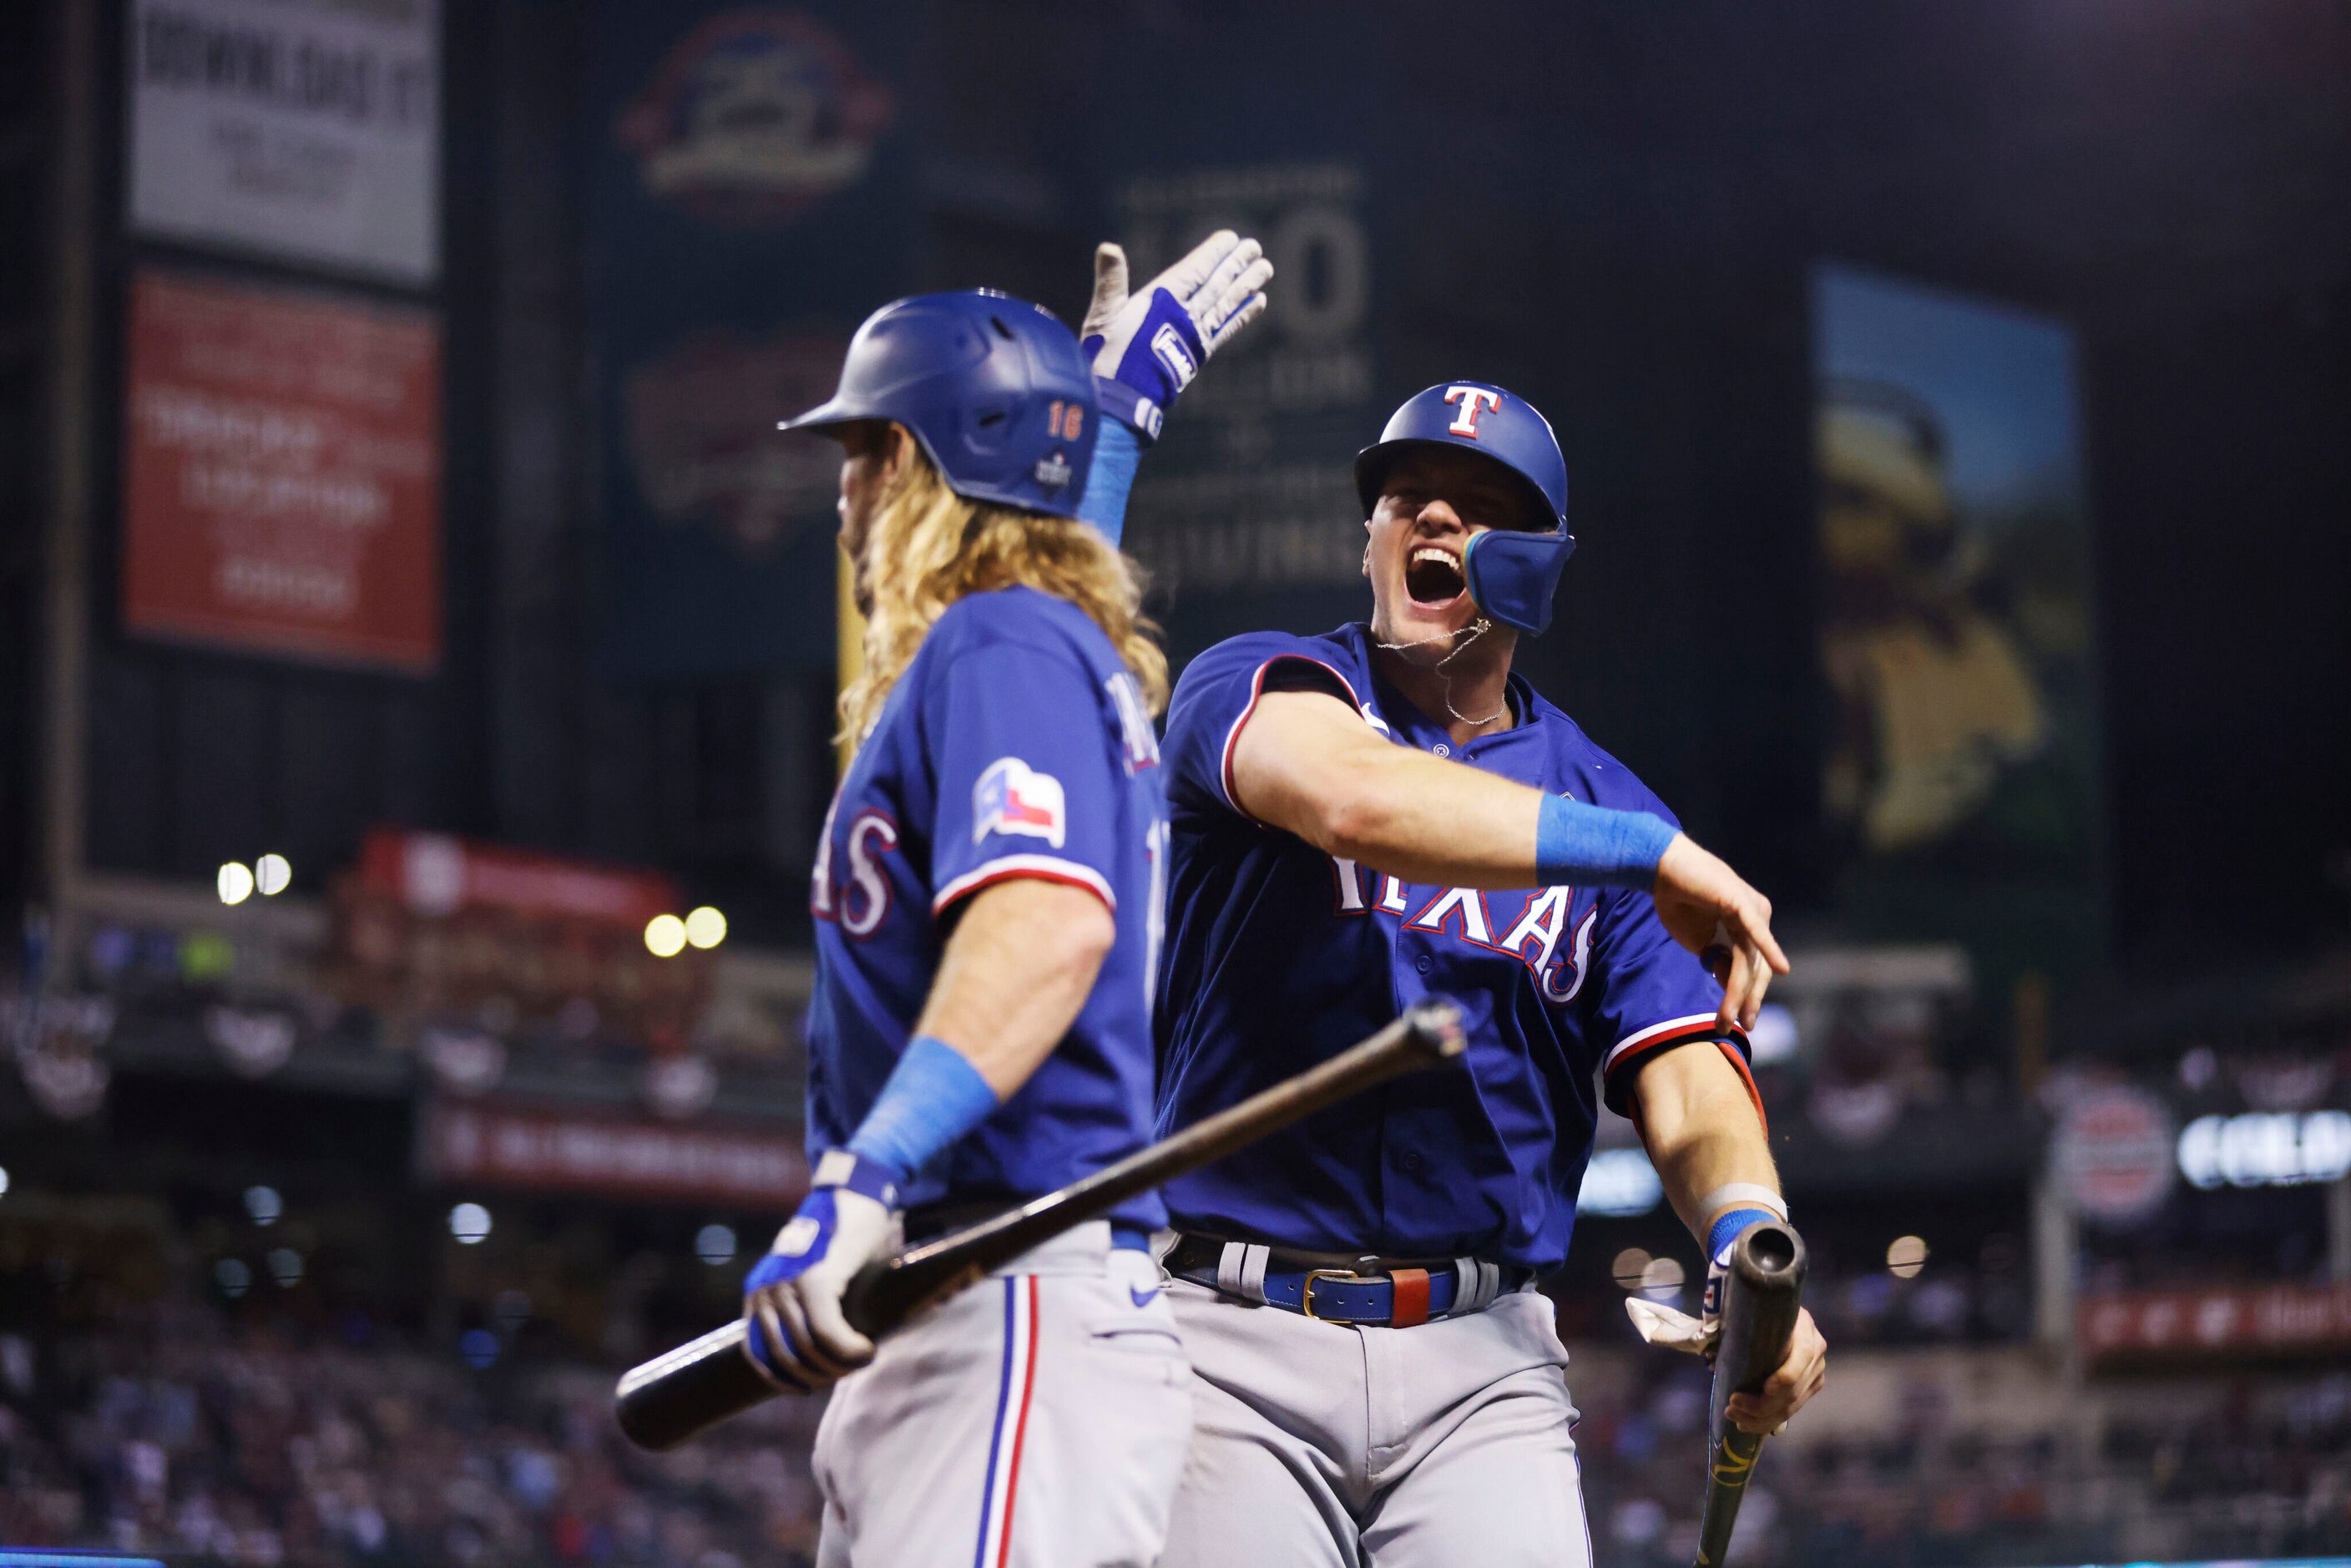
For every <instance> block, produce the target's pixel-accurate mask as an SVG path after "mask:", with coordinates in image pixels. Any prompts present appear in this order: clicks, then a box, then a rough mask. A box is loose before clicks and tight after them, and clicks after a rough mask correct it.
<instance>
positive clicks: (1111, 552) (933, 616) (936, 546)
mask: <svg viewBox="0 0 2351 1568" xmlns="http://www.w3.org/2000/svg"><path fill="white" fill-rule="evenodd" d="M910 456H911V459H912V460H911V461H910V462H908V464H907V465H906V468H905V471H904V474H903V475H901V476H900V477H899V479H898V481H897V483H896V484H895V485H894V486H893V487H892V488H891V490H890V492H889V493H888V494H887V495H885V496H883V497H882V500H881V503H880V505H879V507H877V508H876V510H875V515H874V518H873V527H872V529H871V531H870V532H869V533H868V534H867V535H866V539H865V563H866V564H865V584H866V587H867V590H868V591H869V592H870V593H871V594H872V601H873V602H872V608H871V609H870V610H869V611H868V612H866V617H865V667H864V668H863V669H862V670H861V671H859V672H858V674H857V678H856V679H855V680H853V681H852V682H850V684H849V685H848V686H847V687H845V688H844V689H843V690H842V692H841V737H840V738H841V740H843V741H845V742H847V743H848V744H849V745H850V746H851V747H855V746H857V745H858V744H859V743H861V742H862V740H863V739H864V738H865V736H866V734H867V732H868V731H870V730H871V729H872V727H873V723H874V721H875V720H876V719H877V718H879V717H880V716H881V714H882V705H883V702H884V701H885V700H887V699H888V697H889V695H890V690H891V688H892V687H893V686H895V685H897V684H898V677H899V676H901V675H903V674H905V673H906V666H907V665H908V664H912V663H914V654H915V652H916V651H917V650H918V649H920V648H921V647H922V645H923V639H924V638H925V636H927V635H928V634H929V632H930V630H931V626H932V623H933V622H935V621H937V620H938V618H939V617H940V616H942V615H944V614H946V612H947V607H948V606H949V605H951V604H953V603H954V602H955V601H956V600H958V599H962V598H964V597H966V596H967V595H969V594H974V593H986V592H987V591H990V590H993V589H998V588H1010V587H1012V586H1014V585H1015V584H1025V585H1026V586H1028V587H1030V588H1033V589H1036V590H1037V591H1039V592H1040V593H1050V594H1051V595H1052V596H1053V597H1054V598H1056V599H1066V600H1068V601H1070V602H1071V603H1072V604H1074V605H1076V606H1077V607H1078V608H1079V609H1081V610H1082V611H1084V612H1086V615H1087V618H1088V619H1090V620H1092V622H1093V623H1094V624H1095V625H1097V626H1099V627H1101V628H1102V635H1103V636H1105V637H1108V638H1109V639H1110V642H1111V646H1112V647H1113V648H1115V649H1117V650H1118V656H1119V658H1120V660H1121V661H1122V662H1123V664H1125V665H1126V667H1127V669H1128V670H1129V671H1130V672H1132V673H1133V674H1134V679H1135V684H1136V685H1140V686H1141V687H1142V688H1143V698H1144V703H1145V704H1146V705H1147V706H1148V707H1149V708H1150V710H1151V712H1152V713H1154V714H1157V713H1158V712H1159V711H1160V710H1161V709H1162V708H1164V707H1165V706H1167V655H1166V654H1165V653H1161V652H1160V650H1159V644H1158V643H1155V642H1154V641H1153V640H1152V638H1153V636H1154V634H1155V633H1156V632H1157V631H1158V630H1159V628H1158V627H1156V626H1155V625H1154V624H1152V622H1150V621H1149V620H1147V619H1146V618H1145V617H1144V614H1143V570H1142V568H1140V567H1138V566H1137V565H1135V563H1134V561H1132V560H1130V559H1127V558H1126V557H1125V556H1123V555H1122V554H1120V553H1119V551H1118V550H1117V549H1116V548H1115V547H1113V545H1112V544H1111V543H1110V541H1109V540H1107V539H1105V538H1102V535H1101V534H1099V533H1097V532H1095V531H1094V529H1093V528H1092V525H1090V524H1087V523H1081V522H1079V521H1077V520H1076V519H1075V518H1072V517H1047V516H1045V515H1044V514H1043V513H1040V512H1024V511H1019V510H1016V509H1015V508H1013V507H998V506H994V505H991V504H989V503H987V502H981V501H969V500H966V499H965V498H964V497H961V496H958V495H956V493H955V492H954V491H953V490H950V489H948V488H947V486H946V480H945V479H944V478H942V477H941V476H940V474H939V471H938V469H937V468H936V467H935V466H934V465H932V463H931V461H930V458H929V456H928V455H925V453H924V452H923V451H922V450H921V449H920V448H919V447H917V448H915V449H914V451H913V452H912V453H911V454H910Z"/></svg>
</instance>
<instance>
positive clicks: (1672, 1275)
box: [1641, 1258, 1688, 1301]
mask: <svg viewBox="0 0 2351 1568" xmlns="http://www.w3.org/2000/svg"><path fill="white" fill-rule="evenodd" d="M1687 1277H1688V1276H1687V1275H1686V1274H1684V1273H1683V1272H1682V1265H1681V1260H1679V1259H1677V1258H1652V1259H1650V1260H1649V1266H1648V1267H1647V1268H1646V1269H1644V1270H1641V1294H1643V1295H1645V1296H1646V1297H1648V1298H1649V1300H1651V1301H1674V1300H1676V1299H1677V1298H1678V1297H1679V1296H1680V1295H1681V1293H1682V1281H1684V1280H1685V1279H1687Z"/></svg>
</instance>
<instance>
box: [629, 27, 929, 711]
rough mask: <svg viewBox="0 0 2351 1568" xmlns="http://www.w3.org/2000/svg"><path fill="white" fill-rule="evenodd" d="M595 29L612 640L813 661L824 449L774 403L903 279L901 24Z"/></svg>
mask: <svg viewBox="0 0 2351 1568" xmlns="http://www.w3.org/2000/svg"><path fill="white" fill-rule="evenodd" d="M597 39H598V46H599V49H600V57H599V59H598V62H597V68H596V87H595V97H594V99H593V104H594V107H593V109H592V110H591V112H592V113H594V114H595V115H596V116H597V117H598V123H599V126H600V131H601V134H600V135H599V137H598V139H597V140H598V147H597V152H596V162H595V166H594V171H593V180H592V183H591V185H590V227H591V229H592V231H593V235H594V239H595V245H594V247H593V251H592V269H591V277H592V288H593V294H594V299H593V308H592V311H591V314H592V316H593V318H594V319H595V321H596V326H597V332H598V335H599V342H598V347H599V353H598V362H599V365H600V367H601V372H600V373H601V386H600V388H599V398H600V401H601V424H602V432H603V435H602V441H603V450H604V453H605V455H606V460H605V463H604V465H603V474H604V479H603V484H604V492H603V497H604V501H603V509H604V515H605V520H606V525H607V527H608V528H610V529H611V558H612V571H611V581H612V583H613V585H614V587H613V594H612V599H611V606H610V613H609V617H608V620H607V627H608V636H607V642H606V649H607V653H608V656H609V657H610V658H611V662H612V663H613V664H615V665H617V666H619V667H620V668H621V669H622V670H623V671H624V672H625V673H627V674H635V675H643V676H653V677H670V676H680V675H697V674H716V673H723V672H731V671H750V670H774V669H789V668H795V667H798V668H822V667H829V666H830V665H831V663H832V659H833V646H834V614H833V574H834V567H833V557H834V553H835V551H834V546H833V532H834V529H835V528H836V527H837V526H838V519H837V518H836V517H835V515H834V512H833V501H834V497H835V496H836V494H837V486H838V480H839V475H840V469H841V459H840V454H839V452H838V451H837V450H836V449H835V448H833V447H832V446H831V444H828V443H825V442H823V441H820V440H813V439H807V438H801V439H787V438H783V437H779V436H778V434H777V433H776V422H777V421H778V420H779V419H782V418H786V417H788V416H789V415H791V414H795V413H799V412H801V411H802V410H803V409H807V408H810V407H812V406H814V405H815V404H817V403H820V402H823V401H824V400H825V399H826V398H828V397H830V396H831V395H832V389H833V385H834V382H835V381H836V379H837V378H838V376H839V374H840V371H841V355H842V352H843V351H844V350H846V349H847V347H848V344H849V335H850V333H851V331H852V329H854V328H855V327H856V325H857V323H858V322H859V321H861V320H862V319H864V318H865V316H866V315H867V314H868V313H870V312H871V311H872V309H873V308H875V307H877V306H880V305H882V304H883V303H885V302H887V301H888V300H889V299H890V298H891V297H892V296H893V295H895V294H900V293H904V291H905V289H904V283H905V280H906V273H907V258H908V256H910V255H911V253H912V249H913V236H914V217H915V214H916V211H917V205H918V197H917V191H916V183H915V181H914V177H913V175H912V172H911V166H912V163H911V153H910V152H907V151H906V149H905V148H904V145H903V139H900V138H895V137H893V135H892V132H893V130H894V129H895V127H896V125H897V121H898V119H899V104H898V97H897V93H896V91H895V90H894V89H893V87H892V86H891V85H890V79H889V78H891V76H892V75H893V62H894V61H895V60H896V59H897V57H898V56H899V54H900V53H901V52H902V51H903V49H904V42H905V39H904V29H902V28H896V27H893V26H890V25H889V23H888V20H887V18H885V17H883V16H878V15H877V14H876V13H875V12H874V11H873V10H872V9H871V8H862V7H856V6H852V5H846V4H835V5H811V6H758V5H754V6H727V5H715V4H690V5H665V6H651V5H622V4H618V3H615V0H608V3H607V4H606V5H604V6H603V7H602V10H601V16H600V19H599V23H598V26H597Z"/></svg>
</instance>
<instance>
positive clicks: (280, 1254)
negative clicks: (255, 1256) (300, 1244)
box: [267, 1247, 302, 1291]
mask: <svg viewBox="0 0 2351 1568" xmlns="http://www.w3.org/2000/svg"><path fill="white" fill-rule="evenodd" d="M267 1262H268V1264H269V1277H270V1278H271V1279H273V1280H275V1281H277V1285H278V1288H279V1289H280V1290H286V1291H290V1290H292V1289H293V1288H294V1287H295V1286H297V1285H298V1284H300V1283H301V1282H302V1254H300V1253H299V1252H297V1251H295V1250H294V1249H292V1248H291V1247H273V1248H271V1249H270V1250H269V1257H268V1259H267Z"/></svg>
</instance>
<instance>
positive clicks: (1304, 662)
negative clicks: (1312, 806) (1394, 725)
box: [1162, 632, 1364, 821]
mask: <svg viewBox="0 0 2351 1568" xmlns="http://www.w3.org/2000/svg"><path fill="white" fill-rule="evenodd" d="M1270 691H1321V692H1328V693H1330V694H1331V695H1332V696H1334V697H1337V698H1338V699H1339V700H1340V701H1342V702H1343V703H1345V704H1346V705H1347V706H1349V707H1352V708H1354V709H1355V710H1356V711H1358V712H1361V711H1362V709H1363V706H1364V705H1363V702H1362V700H1361V698H1360V696H1359V695H1358V694H1357V693H1356V691H1355V689H1354V687H1353V685H1350V684H1349V683H1348V680H1347V677H1346V675H1345V674H1343V673H1342V672H1341V670H1340V669H1339V667H1338V665H1337V664H1336V663H1334V662H1333V660H1332V657H1331V649H1330V648H1329V646H1328V645H1327V644H1326V643H1322V642H1319V641H1317V640H1316V639H1313V638H1311V637H1293V636H1289V635H1286V634H1284V633H1281V632H1258V633H1252V634H1251V635H1249V636H1246V637H1235V638H1232V639H1230V640H1229V641H1227V642H1223V643H1217V645H1216V646H1215V647H1213V648H1210V649H1208V650H1207V652H1206V653H1202V654H1200V655H1199V657H1197V658H1196V659H1194V660H1193V661H1192V663H1191V664H1189V665H1187V666H1186V668H1185V671H1184V676H1183V679H1181V680H1179V681H1177V682H1176V683H1175V698H1174V700H1173V701H1172V702H1170V703H1169V705H1168V709H1167V739H1166V742H1165V745H1164V747H1162V755H1163V756H1164V757H1165V760H1166V762H1167V765H1168V767H1169V768H1170V769H1171V773H1170V784H1169V792H1170V793H1171V794H1178V793H1180V794H1183V795H1187V796H1189V797H1190V798H1191V799H1192V800H1195V801H1202V800H1205V801H1207V802H1210V803H1213V804H1215V805H1217V806H1221V807H1223V808H1224V809H1225V810H1228V811H1232V812H1235V813H1236V814H1238V815H1239V816H1241V817H1244V818H1248V820H1249V821H1256V819H1255V818H1253V817H1249V813H1248V812H1247V811H1244V810H1241V808H1240V805H1239V803H1238V801H1236V800H1234V799H1233V747H1234V745H1235V743H1237V742H1238V740H1239V739H1240V735H1241V729H1242V727H1244V726H1246V725H1247V724H1248V723H1249V716H1250V715H1251V714H1254V713H1255V712H1256V711H1257V705H1258V702H1259V699H1260V698H1261V697H1263V696H1264V695H1265V694H1266V693H1267V692H1270Z"/></svg>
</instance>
